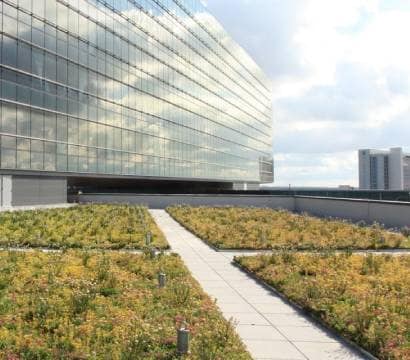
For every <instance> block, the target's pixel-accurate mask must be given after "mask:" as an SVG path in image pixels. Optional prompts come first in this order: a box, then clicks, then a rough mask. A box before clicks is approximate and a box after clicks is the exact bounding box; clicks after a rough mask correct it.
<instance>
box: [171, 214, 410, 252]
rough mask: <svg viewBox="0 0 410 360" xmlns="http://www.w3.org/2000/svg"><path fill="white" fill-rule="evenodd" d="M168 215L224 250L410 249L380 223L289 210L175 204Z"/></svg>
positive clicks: (409, 244)
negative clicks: (360, 221) (357, 221)
mask: <svg viewBox="0 0 410 360" xmlns="http://www.w3.org/2000/svg"><path fill="white" fill-rule="evenodd" d="M167 211H168V213H169V214H170V215H171V216H172V217H173V218H174V219H176V220H177V221H178V222H180V223H181V224H182V225H183V226H185V227H186V228H187V229H189V230H190V231H192V232H193V233H194V234H196V235H197V236H199V237H200V238H201V239H203V240H205V241H207V242H208V243H210V244H212V245H213V246H215V247H217V248H221V249H275V250H336V249H343V250H345V249H389V248H398V247H400V248H410V238H406V237H405V236H403V234H400V233H393V232H389V231H387V230H385V229H383V228H382V227H381V226H380V225H378V224H374V225H372V226H364V225H363V224H356V225H355V224H352V223H349V222H347V221H342V220H334V219H320V218H316V217H313V216H309V215H307V214H302V215H297V214H294V213H291V212H288V211H284V210H272V209H259V208H238V207H218V208H212V207H190V206H173V207H169V208H168V209H167Z"/></svg>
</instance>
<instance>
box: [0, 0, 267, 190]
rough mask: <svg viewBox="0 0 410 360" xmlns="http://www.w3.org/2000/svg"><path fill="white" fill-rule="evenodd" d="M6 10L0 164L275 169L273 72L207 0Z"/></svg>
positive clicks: (62, 0) (50, 170) (79, 169)
mask: <svg viewBox="0 0 410 360" xmlns="http://www.w3.org/2000/svg"><path fill="white" fill-rule="evenodd" d="M0 13H1V17H0V29H1V53H0V56H1V57H0V59H1V69H0V70H1V76H0V81H1V86H0V89H1V90H0V91H1V93H0V101H1V122H0V171H1V174H3V175H4V174H7V175H13V174H14V175H16V174H17V175H21V174H25V175H35V174H37V175H44V176H45V175H48V176H64V177H68V178H69V177H71V176H86V177H87V176H89V177H92V176H100V177H106V178H110V177H127V178H130V179H133V178H135V179H164V180H167V179H168V180H170V179H180V180H182V179H183V180H189V181H195V180H197V181H217V182H221V183H225V182H226V183H235V182H249V183H261V182H271V181H272V180H273V160H272V113H271V111H272V109H271V96H270V91H269V89H268V85H267V81H266V79H265V77H264V75H263V74H262V72H261V70H260V69H259V68H258V66H257V65H256V64H255V63H254V62H253V61H252V60H251V58H250V57H249V56H248V55H247V54H246V53H245V52H244V51H243V50H242V49H241V48H240V47H239V46H238V45H237V44H236V43H235V42H234V41H233V40H232V39H231V38H230V37H229V36H228V35H227V33H226V32H225V31H224V29H223V28H222V27H221V26H220V25H219V23H218V22H217V21H216V20H215V18H213V17H212V16H211V15H210V14H209V13H208V12H207V11H206V9H205V7H204V6H203V5H202V4H201V2H200V1H198V0H106V1H103V0H4V1H1V2H0Z"/></svg>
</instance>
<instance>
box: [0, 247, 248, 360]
mask: <svg viewBox="0 0 410 360" xmlns="http://www.w3.org/2000/svg"><path fill="white" fill-rule="evenodd" d="M159 272H164V273H166V275H167V284H166V286H165V287H164V288H160V287H159V286H158V279H157V275H158V273H159ZM187 289H188V290H187ZM186 291H188V292H189V296H186ZM182 322H184V323H185V322H186V323H187V324H188V326H189V329H190V332H191V346H190V354H189V355H187V356H186V357H185V358H186V359H201V360H206V359H209V360H210V359H232V360H233V359H238V360H242V359H243V360H250V359H251V358H250V356H249V354H248V353H247V352H246V350H245V348H244V346H243V344H242V343H241V341H240V340H239V338H238V336H237V335H236V334H235V332H234V328H233V326H232V324H231V323H230V322H227V321H225V320H224V319H223V317H222V315H221V314H220V312H219V311H218V310H217V308H216V305H215V304H214V302H213V301H212V300H211V299H210V298H209V297H208V296H207V295H206V294H205V293H204V292H203V291H202V290H201V289H200V287H199V285H198V284H197V283H196V281H195V280H193V278H192V277H191V276H190V275H189V272H188V270H187V269H186V268H185V266H184V265H183V263H182V261H181V260H180V258H179V256H177V255H175V254H170V255H164V254H163V255H159V256H156V257H155V258H151V257H149V256H148V255H144V254H141V255H136V254H128V253H119V252H110V253H102V252H95V251H94V252H87V251H83V250H67V251H64V252H62V253H43V252H38V251H35V252H27V253H22V252H7V251H0V359H7V360H10V359H44V360H49V359H50V360H52V359H114V360H117V359H118V360H126V359H129V360H131V359H132V360H135V359H176V358H178V356H177V351H176V350H177V349H176V330H177V328H178V327H179V326H180V324H181V323H182ZM208 345H209V349H210V351H205V350H206V347H207V346H208ZM204 349H205V350H204Z"/></svg>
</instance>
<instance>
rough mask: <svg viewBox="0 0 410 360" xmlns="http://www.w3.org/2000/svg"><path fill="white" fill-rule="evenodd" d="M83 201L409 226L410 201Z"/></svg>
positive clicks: (108, 197)
mask: <svg viewBox="0 0 410 360" xmlns="http://www.w3.org/2000/svg"><path fill="white" fill-rule="evenodd" d="M79 202H81V203H129V204H144V205H146V206H148V207H150V208H153V209H165V208H166V207H167V206H170V205H178V204H179V205H193V206H253V207H268V208H272V209H287V210H290V211H295V212H307V213H309V214H312V215H316V216H321V217H337V218H341V219H347V220H352V221H360V220H364V221H365V222H367V223H373V222H378V223H381V224H384V225H385V226H387V227H404V226H410V203H406V202H394V201H377V200H356V199H338V198H322V197H309V196H270V195H266V196H264V195H261V196H258V195H135V194H83V195H80V196H79Z"/></svg>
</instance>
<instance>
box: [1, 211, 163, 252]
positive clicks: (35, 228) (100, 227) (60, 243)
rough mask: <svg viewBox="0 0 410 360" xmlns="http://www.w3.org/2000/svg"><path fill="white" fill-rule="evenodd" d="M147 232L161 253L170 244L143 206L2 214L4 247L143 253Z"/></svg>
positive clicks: (2, 241)
mask: <svg viewBox="0 0 410 360" xmlns="http://www.w3.org/2000/svg"><path fill="white" fill-rule="evenodd" d="M147 232H151V233H152V238H153V239H152V244H153V245H154V246H155V247H157V248H159V249H166V248H168V244H167V242H166V240H165V238H164V236H163V234H162V233H161V231H160V230H159V228H158V227H157V226H156V224H155V222H154V221H153V220H152V218H151V216H150V214H149V213H148V210H147V209H146V208H145V207H142V206H129V205H79V206H75V207H72V208H68V209H51V210H37V211H16V212H1V213H0V246H3V247H6V246H16V247H47V248H55V249H57V248H88V249H93V248H94V249H141V248H143V247H144V246H145V237H146V234H147Z"/></svg>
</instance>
